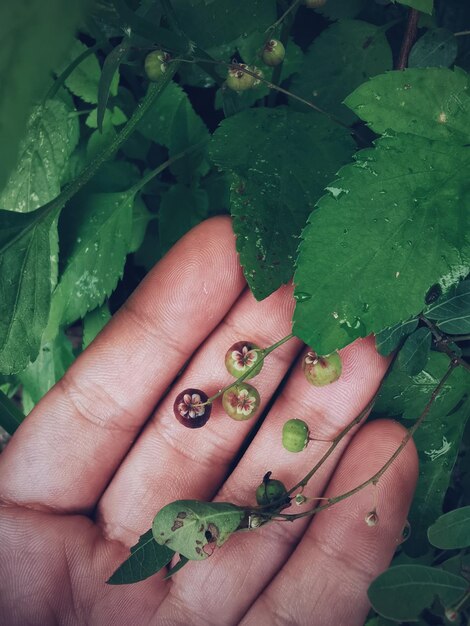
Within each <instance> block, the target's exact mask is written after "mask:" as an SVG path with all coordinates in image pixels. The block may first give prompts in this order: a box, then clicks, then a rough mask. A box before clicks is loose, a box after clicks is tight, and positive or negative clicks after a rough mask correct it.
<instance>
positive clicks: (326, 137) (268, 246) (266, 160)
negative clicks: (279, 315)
mask: <svg viewBox="0 0 470 626" xmlns="http://www.w3.org/2000/svg"><path fill="white" fill-rule="evenodd" d="M351 152H352V142H351V139H350V138H349V136H348V134H347V133H345V132H344V131H343V130H342V129H341V128H339V127H337V126H336V125H335V124H333V123H332V122H329V121H328V120H327V119H325V118H323V117H320V116H318V115H316V114H307V113H299V112H295V111H292V110H290V109H288V108H286V107H278V108H276V109H266V108H261V109H249V110H247V111H244V112H242V113H239V114H238V115H235V116H233V117H230V118H229V119H227V120H225V121H224V122H223V123H222V124H221V125H220V127H219V129H218V130H217V131H216V132H215V134H214V137H213V139H212V142H211V146H210V154H211V157H212V160H213V161H214V163H215V164H216V165H217V166H218V167H220V168H221V169H223V170H224V171H227V172H229V173H230V174H232V186H231V196H230V204H231V212H232V215H233V217H234V230H235V233H236V235H237V249H238V252H239V254H240V260H241V263H242V265H243V266H244V269H245V276H246V278H247V280H248V284H249V285H250V287H251V290H252V291H253V294H254V295H255V297H256V298H258V299H262V298H265V297H266V296H268V295H269V294H270V293H272V292H273V291H274V290H275V289H277V288H278V287H279V286H280V285H281V284H282V283H285V282H287V281H288V280H289V279H290V278H291V276H292V271H293V263H294V258H295V254H296V250H297V246H298V236H299V235H300V231H301V229H302V226H303V224H304V223H305V219H306V217H307V215H308V213H309V211H310V210H311V209H312V208H313V206H314V204H315V202H316V200H317V198H318V197H319V196H320V194H321V193H322V190H323V188H324V187H325V186H326V184H327V183H328V181H329V180H330V179H331V177H332V176H333V175H334V173H335V171H336V170H337V169H338V168H339V167H340V165H341V164H342V163H344V162H345V161H346V160H347V159H348V157H349V155H350V154H351ZM312 155H314V157H313V158H314V162H313V163H314V165H313V167H312Z"/></svg>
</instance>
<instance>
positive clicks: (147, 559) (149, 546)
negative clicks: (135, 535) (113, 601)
mask: <svg viewBox="0 0 470 626" xmlns="http://www.w3.org/2000/svg"><path fill="white" fill-rule="evenodd" d="M174 554H175V553H174V552H173V550H170V548H168V547H167V546H161V545H159V544H158V543H157V542H156V541H155V540H154V538H153V535H152V531H151V530H148V531H147V532H146V533H144V534H143V535H141V537H140V539H139V541H138V543H136V545H135V546H132V548H131V556H130V557H129V558H128V559H127V560H126V561H124V563H122V564H121V565H120V566H119V567H118V569H117V570H116V571H115V572H114V574H113V575H112V576H111V578H109V580H107V584H108V585H126V584H129V583H136V582H139V581H140V580H145V579H146V578H148V577H149V576H152V575H153V574H156V573H157V572H159V571H160V570H161V569H162V568H163V567H165V565H168V563H169V562H170V561H171V559H172V558H173V555H174Z"/></svg>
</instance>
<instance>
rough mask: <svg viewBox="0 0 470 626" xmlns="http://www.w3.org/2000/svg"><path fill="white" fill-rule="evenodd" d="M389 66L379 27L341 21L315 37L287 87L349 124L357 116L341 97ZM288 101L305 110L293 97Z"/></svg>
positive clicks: (385, 45) (386, 43) (352, 21)
mask: <svg viewBox="0 0 470 626" xmlns="http://www.w3.org/2000/svg"><path fill="white" fill-rule="evenodd" d="M391 68H392V51H391V49H390V46H389V44H388V41H387V38H386V36H385V33H384V31H383V29H381V28H378V27H377V26H374V25H373V24H369V23H367V22H362V21H360V20H342V21H340V22H337V23H336V24H333V25H332V26H330V27H329V28H328V29H326V30H325V31H324V32H323V33H322V34H321V35H320V36H319V37H317V38H316V39H315V41H314V42H313V44H312V45H311V47H310V48H309V50H308V52H307V54H306V56H305V62H304V66H303V71H302V73H301V74H299V75H298V76H297V77H295V78H294V79H293V81H292V87H291V90H292V92H293V93H295V94H296V95H299V96H302V97H303V98H305V99H306V100H309V101H311V102H313V103H314V104H316V105H317V106H319V107H320V108H322V109H324V110H325V111H327V112H328V113H330V114H332V115H335V116H336V117H338V118H339V119H340V120H341V121H342V122H344V123H345V124H351V123H352V122H354V121H355V120H357V118H356V116H355V115H354V114H353V113H351V111H348V108H347V107H346V106H344V104H342V102H343V100H344V98H345V97H346V96H347V95H349V94H350V93H351V92H352V91H353V90H354V89H356V87H357V86H358V85H360V84H361V83H363V82H364V81H365V80H367V79H368V78H369V77H370V76H375V75H376V74H380V73H382V72H385V70H388V69H391ZM291 104H292V106H294V107H296V108H300V109H301V110H305V109H306V107H305V105H302V104H299V103H297V102H295V101H294V100H292V101H291Z"/></svg>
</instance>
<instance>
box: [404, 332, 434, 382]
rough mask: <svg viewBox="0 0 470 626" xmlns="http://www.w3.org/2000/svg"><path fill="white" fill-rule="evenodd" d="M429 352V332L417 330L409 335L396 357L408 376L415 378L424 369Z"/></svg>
mask: <svg viewBox="0 0 470 626" xmlns="http://www.w3.org/2000/svg"><path fill="white" fill-rule="evenodd" d="M430 351H431V331H430V330H429V328H424V327H423V328H418V330H417V331H415V332H414V333H413V334H412V335H410V336H409V337H408V338H407V340H406V341H405V343H404V344H403V348H402V349H401V350H400V354H399V355H398V361H399V363H400V365H401V366H402V367H403V368H404V369H405V371H406V372H407V373H408V374H410V376H415V375H416V374H419V372H422V371H423V369H424V368H425V367H426V364H427V362H428V359H429V353H430Z"/></svg>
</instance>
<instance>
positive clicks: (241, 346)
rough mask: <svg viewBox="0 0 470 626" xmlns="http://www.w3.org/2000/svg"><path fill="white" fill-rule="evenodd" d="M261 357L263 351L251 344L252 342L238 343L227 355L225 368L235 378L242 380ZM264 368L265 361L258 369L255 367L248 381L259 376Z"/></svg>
mask: <svg viewBox="0 0 470 626" xmlns="http://www.w3.org/2000/svg"><path fill="white" fill-rule="evenodd" d="M260 356H261V349H260V348H258V346H257V345H255V344H254V343H251V341H237V343H234V344H233V346H231V347H230V348H229V349H228V350H227V352H226V354H225V367H226V368H227V371H228V373H229V374H231V375H232V376H235V378H240V376H243V374H245V373H246V371H247V370H249V369H250V367H253V366H254V365H255V364H256V362H257V361H259V360H260ZM262 367H263V361H261V362H260V363H259V366H258V367H255V369H254V370H253V372H252V373H251V374H250V375H249V376H247V378H246V380H249V379H250V378H254V376H257V375H258V374H259V373H260V371H261V368H262Z"/></svg>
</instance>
